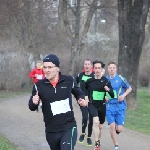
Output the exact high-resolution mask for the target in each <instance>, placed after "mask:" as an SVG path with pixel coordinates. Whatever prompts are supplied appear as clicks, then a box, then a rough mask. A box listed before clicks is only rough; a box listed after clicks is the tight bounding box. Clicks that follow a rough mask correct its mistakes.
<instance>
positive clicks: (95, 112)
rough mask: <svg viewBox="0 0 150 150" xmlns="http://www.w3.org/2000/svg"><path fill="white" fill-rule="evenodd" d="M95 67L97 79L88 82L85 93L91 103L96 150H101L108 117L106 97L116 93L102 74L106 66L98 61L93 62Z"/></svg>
mask: <svg viewBox="0 0 150 150" xmlns="http://www.w3.org/2000/svg"><path fill="white" fill-rule="evenodd" d="M93 66H94V72H95V77H94V78H91V79H88V80H87V82H86V85H85V88H86V90H85V93H86V95H88V96H86V98H85V99H86V100H87V101H89V103H88V109H89V111H90V113H91V114H92V117H93V133H94V138H95V148H94V150H100V145H101V144H100V139H101V134H102V127H103V123H104V122H105V115H106V105H105V96H106V93H107V92H108V93H109V94H110V95H111V96H112V97H113V96H114V93H113V89H112V87H111V84H110V82H109V80H108V79H107V78H106V77H104V76H102V74H101V72H102V69H103V68H104V66H105V64H104V63H103V62H102V61H99V60H96V61H94V62H93Z"/></svg>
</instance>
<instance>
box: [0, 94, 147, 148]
mask: <svg viewBox="0 0 150 150" xmlns="http://www.w3.org/2000/svg"><path fill="white" fill-rule="evenodd" d="M28 99H29V95H27V96H19V97H17V98H13V99H7V100H6V99H5V100H3V101H0V134H2V135H4V136H5V137H6V138H8V139H9V140H10V141H11V142H13V143H15V144H17V145H18V146H19V147H20V148H21V150H29V149H30V150H49V147H48V145H47V142H46V140H45V134H44V122H43V116H42V113H41V111H40V112H39V113H37V112H31V111H30V110H29V109H28V106H27V104H28ZM73 105H74V112H75V116H76V120H77V124H78V133H79V134H80V133H81V132H80V131H81V113H80V109H79V106H78V105H77V103H76V101H74V102H73ZM101 143H102V146H101V149H102V150H111V149H112V150H113V143H112V140H111V137H110V134H109V126H108V125H107V124H105V125H104V130H103V134H102V140H101ZM119 145H120V149H121V150H126V149H129V150H149V149H150V136H146V135H144V134H141V133H138V132H135V131H131V130H127V129H124V132H123V133H121V134H120V135H119ZM92 149H93V147H87V146H86V143H84V144H83V145H81V144H78V143H77V145H76V147H75V150H92Z"/></svg>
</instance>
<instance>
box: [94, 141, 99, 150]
mask: <svg viewBox="0 0 150 150" xmlns="http://www.w3.org/2000/svg"><path fill="white" fill-rule="evenodd" d="M100 145H101V144H100V141H99V140H98V141H96V142H95V148H94V150H100Z"/></svg>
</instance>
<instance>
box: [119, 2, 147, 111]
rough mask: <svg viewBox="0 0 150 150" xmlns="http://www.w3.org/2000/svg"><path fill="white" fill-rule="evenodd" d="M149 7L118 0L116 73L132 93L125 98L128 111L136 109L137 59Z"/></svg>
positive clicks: (140, 50) (143, 3)
mask: <svg viewBox="0 0 150 150" xmlns="http://www.w3.org/2000/svg"><path fill="white" fill-rule="evenodd" d="M149 5H150V2H149V0H135V1H134V2H133V1H132V0H118V21H119V55H118V72H119V73H120V74H121V75H122V76H125V77H126V78H127V80H128V81H129V82H130V84H131V87H132V93H131V94H129V96H128V97H127V105H128V108H129V109H134V108H136V94H137V75H138V69H139V59H140V56H141V52H142V46H143V42H144V40H145V24H146V19H147V14H148V9H149Z"/></svg>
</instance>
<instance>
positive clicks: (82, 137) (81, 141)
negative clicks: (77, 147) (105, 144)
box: [79, 133, 86, 143]
mask: <svg viewBox="0 0 150 150" xmlns="http://www.w3.org/2000/svg"><path fill="white" fill-rule="evenodd" d="M85 135H86V134H85V133H82V134H81V135H80V137H79V143H83V142H84V137H85Z"/></svg>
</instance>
